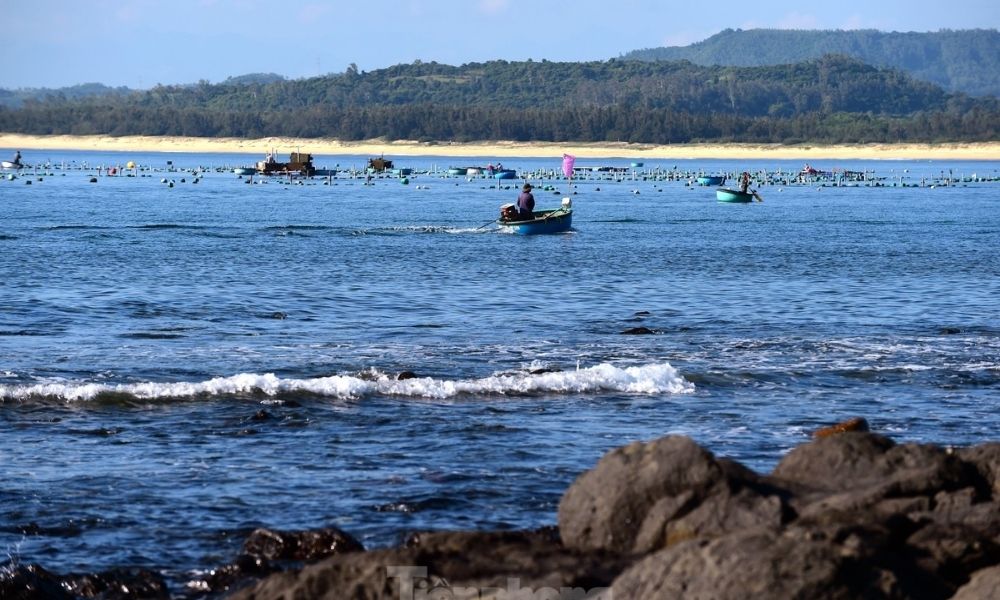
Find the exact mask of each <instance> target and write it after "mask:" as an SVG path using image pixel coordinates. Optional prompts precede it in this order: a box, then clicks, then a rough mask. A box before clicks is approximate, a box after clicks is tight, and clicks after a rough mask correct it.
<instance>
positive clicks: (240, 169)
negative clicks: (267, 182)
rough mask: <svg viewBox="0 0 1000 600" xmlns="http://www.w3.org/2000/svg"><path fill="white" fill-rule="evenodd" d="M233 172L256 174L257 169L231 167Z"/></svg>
mask: <svg viewBox="0 0 1000 600" xmlns="http://www.w3.org/2000/svg"><path fill="white" fill-rule="evenodd" d="M233 173H235V174H237V175H256V174H257V169H256V168H255V167H236V168H235V169H233Z"/></svg>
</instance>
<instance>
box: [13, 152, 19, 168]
mask: <svg viewBox="0 0 1000 600" xmlns="http://www.w3.org/2000/svg"><path fill="white" fill-rule="evenodd" d="M14 164H15V165H18V166H20V164H21V151H20V150H17V151H15V152H14Z"/></svg>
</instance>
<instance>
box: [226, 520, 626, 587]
mask: <svg viewBox="0 0 1000 600" xmlns="http://www.w3.org/2000/svg"><path fill="white" fill-rule="evenodd" d="M627 564H628V561H627V559H623V558H621V557H615V556H611V555H608V554H605V553H600V552H589V553H588V552H577V551H573V550H570V549H567V548H564V547H563V546H562V545H561V544H560V543H559V542H558V540H556V539H555V536H553V535H552V534H551V533H546V532H518V531H510V532H485V533H480V532H442V533H428V534H420V535H419V536H418V538H416V539H415V540H411V545H410V546H408V547H402V548H391V549H386V550H374V551H369V552H364V553H350V554H342V555H337V556H333V557H330V558H328V559H326V560H323V561H321V562H318V563H315V564H313V565H309V566H307V567H304V568H303V569H302V570H300V571H294V572H286V573H279V574H275V575H272V576H270V577H268V578H267V579H265V580H263V581H261V582H259V583H258V584H257V585H255V586H254V587H252V588H248V589H244V590H239V591H237V592H236V593H235V594H234V595H232V596H231V597H230V599H231V600H250V599H251V598H252V599H253V600H269V599H274V600H277V599H279V598H310V599H330V600H342V599H343V598H352V599H354V600H375V599H382V598H414V597H417V596H419V597H422V598H491V597H494V596H495V595H497V593H498V592H502V593H506V592H508V591H513V592H514V593H515V594H516V593H521V594H526V595H523V596H515V595H513V594H511V595H509V596H506V597H511V598H513V597H526V598H527V597H531V598H534V597H558V596H552V595H544V596H536V595H533V594H535V592H536V591H541V593H543V594H546V592H545V591H543V589H545V588H548V589H551V590H560V589H562V588H570V589H575V590H579V594H578V595H576V596H572V597H580V598H582V597H583V596H584V594H585V593H587V592H592V593H599V592H600V590H601V588H605V587H607V586H609V585H610V584H611V581H612V580H613V579H614V577H615V576H616V575H617V574H618V573H620V572H621V570H622V569H623V568H624V567H625V566H626V565H627ZM414 590H416V591H417V592H418V594H414V593H413V592H414ZM491 590H492V593H491ZM501 597H504V596H501ZM588 597H595V596H588Z"/></svg>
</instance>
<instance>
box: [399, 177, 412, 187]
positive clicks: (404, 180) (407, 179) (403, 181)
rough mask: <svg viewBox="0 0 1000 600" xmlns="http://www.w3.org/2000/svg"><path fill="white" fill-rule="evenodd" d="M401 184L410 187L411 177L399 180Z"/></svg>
mask: <svg viewBox="0 0 1000 600" xmlns="http://www.w3.org/2000/svg"><path fill="white" fill-rule="evenodd" d="M399 183H402V184H403V185H410V178H409V177H404V178H402V179H400V180H399Z"/></svg>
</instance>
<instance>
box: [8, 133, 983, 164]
mask: <svg viewBox="0 0 1000 600" xmlns="http://www.w3.org/2000/svg"><path fill="white" fill-rule="evenodd" d="M0 148H10V149H19V150H22V151H23V150H29V151H30V150H97V151H118V152H197V153H220V154H232V153H247V154H252V155H260V156H263V155H264V154H265V153H266V152H267V151H268V150H270V149H274V150H275V151H276V152H277V153H278V154H279V155H282V154H286V153H289V152H293V151H297V150H300V149H301V151H303V152H308V153H310V154H313V155H369V156H381V155H387V156H389V157H393V156H442V157H466V156H475V157H499V158H512V157H513V158H518V157H520V158H545V157H553V156H555V157H560V156H561V155H562V154H563V153H567V154H573V155H574V156H576V157H577V158H630V159H646V160H654V159H776V160H781V159H810V160H833V159H840V160H1000V141H997V142H977V143H943V144H854V145H849V144H843V145H821V144H801V145H782V144H722V143H712V144H676V145H656V144H630V143H624V142H619V143H615V142H598V143H590V142H587V143H572V142H511V141H503V142H487V141H481V142H467V143H466V142H462V143H459V142H417V141H409V140H393V141H384V140H364V141H359V142H342V141H339V140H333V139H300V138H279V137H269V138H260V139H242V138H192V137H177V136H164V137H156V136H124V137H112V136H108V135H96V136H71V135H51V136H38V135H22V134H8V133H0Z"/></svg>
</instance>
